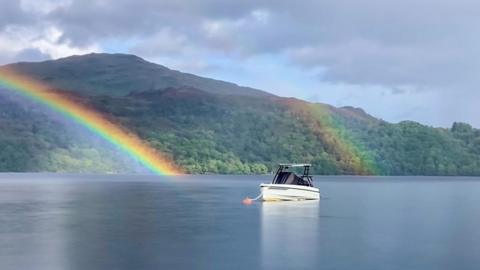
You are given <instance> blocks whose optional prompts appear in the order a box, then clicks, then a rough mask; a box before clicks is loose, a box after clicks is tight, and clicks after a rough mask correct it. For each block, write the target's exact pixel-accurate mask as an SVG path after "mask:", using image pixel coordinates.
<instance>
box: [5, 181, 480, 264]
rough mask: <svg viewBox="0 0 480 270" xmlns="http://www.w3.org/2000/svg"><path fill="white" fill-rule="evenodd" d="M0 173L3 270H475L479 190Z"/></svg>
mask: <svg viewBox="0 0 480 270" xmlns="http://www.w3.org/2000/svg"><path fill="white" fill-rule="evenodd" d="M269 180H270V176H257V177H254V176H188V177H173V178H170V177H155V176H94V175H91V176H85V175H82V176H71V175H41V174H17V175H15V174H0V269H2V270H7V269H21V270H26V269H48V270H52V269H81V270H85V269H89V270H92V269H356V270H357V269H382V270H383V269H422V270H427V269H432V270H433V269H435V270H437V269H478V268H479V265H480V256H479V255H480V181H479V180H480V179H478V178H432V177H429V178H427V177H383V178H376V177H316V178H315V180H316V181H315V183H316V185H317V186H318V187H320V192H321V195H322V200H321V201H320V202H296V203H255V204H253V205H250V206H245V205H242V204H241V200H242V199H243V198H244V197H246V196H250V197H254V196H256V195H257V194H258V184H259V183H261V182H268V181H269Z"/></svg>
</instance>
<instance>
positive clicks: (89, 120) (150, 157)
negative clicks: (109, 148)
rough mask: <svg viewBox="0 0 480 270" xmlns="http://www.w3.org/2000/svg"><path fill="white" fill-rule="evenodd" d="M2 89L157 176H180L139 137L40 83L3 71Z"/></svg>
mask: <svg viewBox="0 0 480 270" xmlns="http://www.w3.org/2000/svg"><path fill="white" fill-rule="evenodd" d="M0 88H4V89H8V90H10V91H14V92H15V93H18V94H20V95H21V96H23V97H26V98H28V99H30V100H33V101H35V102H38V103H40V104H43V105H45V106H47V107H49V108H51V109H52V110H54V111H55V112H57V113H59V114H61V115H62V116H63V117H65V118H67V119H71V120H73V121H74V122H76V123H78V124H80V125H81V126H83V127H85V128H87V129H89V130H90V131H92V132H93V133H94V134H97V135H98V136H100V137H102V138H103V139H105V140H106V141H108V142H109V143H111V144H113V145H115V146H116V147H118V148H119V149H121V150H123V151H124V152H125V153H127V154H128V155H129V156H131V157H132V158H133V159H135V160H137V161H139V162H140V163H141V164H142V165H144V166H145V167H146V168H148V169H149V170H151V171H152V172H154V173H157V174H160V175H176V174H180V173H181V172H180V170H179V169H178V168H177V167H176V166H175V165H174V164H173V163H172V162H171V161H170V160H168V159H167V158H166V157H165V156H164V155H162V154H161V153H160V152H158V151H157V150H156V149H154V148H152V147H151V146H149V145H148V144H147V143H145V142H144V141H143V140H141V139H140V138H139V137H138V136H136V135H134V134H133V133H131V132H129V131H127V130H125V129H124V128H122V127H121V126H119V125H116V124H114V123H113V122H112V121H109V120H108V119H107V118H105V117H104V116H102V114H100V113H99V112H96V111H95V110H93V109H91V108H88V107H87V106H85V105H82V104H79V103H77V102H75V101H73V100H72V99H71V98H69V97H68V96H66V95H65V94H62V93H59V92H58V91H52V90H51V88H49V87H48V86H47V85H45V84H43V83H41V82H39V81H36V80H33V79H30V78H28V77H26V76H22V75H20V74H18V73H17V72H15V71H14V70H11V69H7V68H1V69H0Z"/></svg>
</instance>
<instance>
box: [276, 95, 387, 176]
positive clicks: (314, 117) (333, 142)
mask: <svg viewBox="0 0 480 270" xmlns="http://www.w3.org/2000/svg"><path fill="white" fill-rule="evenodd" d="M283 103H284V104H285V105H286V106H287V107H288V108H289V109H290V110H291V111H292V112H293V113H294V114H295V115H296V116H297V117H299V119H300V120H301V121H303V123H304V124H305V125H306V126H307V127H308V128H309V129H310V130H312V131H313V133H314V134H315V135H316V136H318V137H319V138H321V141H322V142H324V143H325V151H326V152H327V153H328V154H329V155H332V156H333V157H335V159H336V163H338V165H339V166H340V168H339V169H342V170H343V171H342V172H341V174H355V175H378V174H381V173H382V172H381V170H380V169H379V168H378V167H377V165H376V163H375V159H374V157H373V154H372V153H370V152H369V151H368V150H366V148H365V147H363V146H362V145H361V144H360V143H358V142H356V141H355V140H354V139H353V138H351V136H349V135H348V132H347V131H346V129H345V128H344V127H343V126H342V125H341V124H340V123H338V122H337V121H335V120H334V119H333V118H332V116H331V112H330V110H329V109H328V108H327V106H326V105H323V104H319V103H308V102H305V101H302V100H298V99H293V98H290V99H287V100H285V101H284V102H283Z"/></svg>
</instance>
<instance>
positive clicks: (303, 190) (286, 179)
mask: <svg viewBox="0 0 480 270" xmlns="http://www.w3.org/2000/svg"><path fill="white" fill-rule="evenodd" d="M295 167H303V174H302V175H301V176H298V175H296V174H295V173H294V172H292V171H291V169H292V168H295ZM310 167H311V165H310V164H280V165H279V168H278V170H277V173H276V174H275V177H274V178H273V180H272V183H271V184H261V185H260V192H261V197H262V200H264V201H298V200H319V199H320V190H319V189H318V188H316V187H314V186H313V179H312V176H310V175H309V172H310Z"/></svg>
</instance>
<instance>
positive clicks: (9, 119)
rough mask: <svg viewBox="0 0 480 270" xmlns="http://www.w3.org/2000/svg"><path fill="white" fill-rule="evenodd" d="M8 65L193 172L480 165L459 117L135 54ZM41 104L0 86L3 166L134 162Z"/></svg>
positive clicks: (130, 166)
mask: <svg viewBox="0 0 480 270" xmlns="http://www.w3.org/2000/svg"><path fill="white" fill-rule="evenodd" d="M15 67H16V68H18V69H20V70H21V71H22V72H23V73H26V74H30V76H32V77H35V78H37V79H40V80H43V81H46V82H50V83H52V84H53V85H54V87H55V88H62V89H63V90H62V91H65V90H71V91H72V92H71V93H70V94H71V95H75V96H76V98H78V99H79V100H81V102H84V103H87V104H90V106H92V107H94V108H96V109H97V110H98V111H100V112H103V113H104V114H105V115H106V116H107V117H109V118H111V119H112V120H113V121H118V122H119V124H121V125H122V126H124V127H126V128H128V129H130V130H131V131H132V132H135V133H137V134H138V135H139V136H140V137H141V138H143V139H145V140H146V141H148V142H149V143H150V144H151V145H152V146H153V147H155V148H157V149H159V150H161V151H162V152H163V153H165V154H166V155H167V156H169V157H171V158H172V159H174V160H175V162H176V163H177V164H178V165H180V166H181V167H182V168H184V169H185V171H186V172H189V173H227V174H250V173H252V174H263V173H269V172H271V171H272V170H274V169H275V167H276V164H278V163H282V162H310V163H312V164H313V165H314V170H313V172H314V173H318V174H368V173H378V174H385V175H480V130H477V129H474V128H472V127H471V126H470V125H468V124H464V123H455V124H454V125H453V126H452V128H451V129H444V128H432V127H428V126H424V125H421V124H418V123H415V122H402V123H399V124H391V123H387V122H385V121H382V120H379V119H376V118H373V117H371V116H369V115H368V114H366V113H365V112H364V111H362V110H360V109H356V108H352V107H344V108H335V107H331V106H328V105H324V104H315V105H313V104H308V103H305V102H302V101H298V100H295V99H285V98H280V97H275V96H272V95H269V94H266V93H262V92H259V91H256V90H252V89H249V88H242V87H238V86H236V85H233V84H228V83H225V82H219V81H215V80H210V79H205V78H201V77H196V76H193V75H189V74H183V73H179V72H176V71H172V70H169V69H166V68H165V67H161V66H158V65H153V64H151V63H148V62H145V61H144V60H142V59H139V58H137V57H134V56H125V55H116V56H115V55H89V56H78V57H72V58H67V59H62V60H58V61H50V62H44V63H41V64H32V63H23V64H19V65H16V66H15ZM162 74H163V75H162ZM222 89H225V93H223V92H222ZM7 92H8V91H5V90H2V89H0V93H7ZM44 109H45V108H42V107H41V106H39V105H35V104H31V103H28V102H24V101H23V100H22V99H20V101H19V100H18V97H17V98H12V97H7V96H6V95H0V171H3V172H6V171H8V172H22V171H52V172H111V173H115V172H123V173H125V172H133V171H138V164H136V163H135V162H134V161H132V160H128V159H125V158H124V156H125V155H122V154H121V153H119V152H118V151H117V150H116V149H113V147H111V146H110V145H108V144H106V143H105V142H103V141H102V140H100V139H98V138H95V137H92V136H85V134H84V133H85V132H83V133H82V132H81V130H82V128H78V127H76V128H73V127H72V125H71V123H69V122H65V121H60V120H59V119H55V117H54V114H53V117H52V114H51V113H45V110H44Z"/></svg>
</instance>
